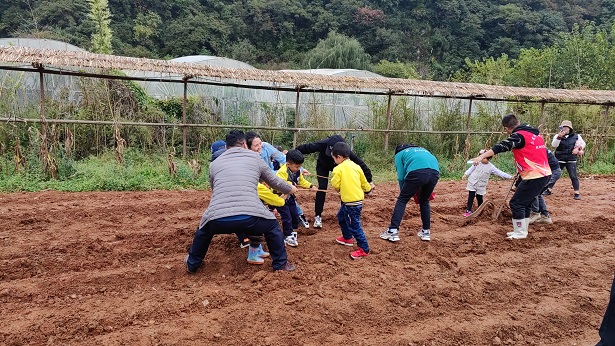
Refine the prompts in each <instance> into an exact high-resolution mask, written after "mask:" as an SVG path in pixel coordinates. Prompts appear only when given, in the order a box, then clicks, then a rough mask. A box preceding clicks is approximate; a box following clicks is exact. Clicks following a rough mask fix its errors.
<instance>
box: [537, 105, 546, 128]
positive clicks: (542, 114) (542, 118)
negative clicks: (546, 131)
mask: <svg viewBox="0 0 615 346" xmlns="http://www.w3.org/2000/svg"><path fill="white" fill-rule="evenodd" d="M545 103H546V102H544V101H542V102H540V119H539V120H538V126H537V127H538V129H539V130H540V127H541V126H542V125H544V124H545ZM541 132H542V131H541Z"/></svg>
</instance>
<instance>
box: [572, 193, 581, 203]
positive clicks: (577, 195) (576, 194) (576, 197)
mask: <svg viewBox="0 0 615 346" xmlns="http://www.w3.org/2000/svg"><path fill="white" fill-rule="evenodd" d="M573 198H574V199H576V200H577V201H578V200H580V199H581V194H579V193H575V194H574V197H573Z"/></svg>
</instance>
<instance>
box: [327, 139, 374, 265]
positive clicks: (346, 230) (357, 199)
mask: <svg viewBox="0 0 615 346" xmlns="http://www.w3.org/2000/svg"><path fill="white" fill-rule="evenodd" d="M331 157H333V161H335V164H336V165H337V166H335V168H333V173H332V174H333V175H332V177H331V186H333V188H334V189H336V190H337V191H339V192H340V199H341V201H342V205H341V207H340V210H339V211H338V213H337V220H338V222H339V224H340V228H341V229H342V236H341V237H338V238H335V241H336V242H338V243H339V244H342V245H346V246H353V242H352V239H353V238H354V239H355V240H356V241H357V245H358V246H359V248H358V249H357V250H355V251H352V252H351V253H350V258H352V259H357V258H361V257H366V256H367V255H368V254H369V245H368V244H367V238H366V237H365V233H364V232H363V227H362V226H361V210H362V209H363V198H364V197H365V193H368V194H369V193H371V185H370V183H369V182H367V179H366V178H365V174H364V173H363V170H362V169H361V167H360V166H359V165H357V164H356V163H354V162H352V161H351V160H349V159H348V158H349V157H350V147H349V146H348V144H346V143H345V142H337V143H335V144H334V145H333V148H331Z"/></svg>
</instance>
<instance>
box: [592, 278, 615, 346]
mask: <svg viewBox="0 0 615 346" xmlns="http://www.w3.org/2000/svg"><path fill="white" fill-rule="evenodd" d="M598 335H600V341H598V343H597V344H596V346H612V345H615V278H614V279H613V283H612V284H611V297H610V299H609V305H607V306H606V311H605V312H604V317H603V318H602V324H601V325H600V329H599V330H598Z"/></svg>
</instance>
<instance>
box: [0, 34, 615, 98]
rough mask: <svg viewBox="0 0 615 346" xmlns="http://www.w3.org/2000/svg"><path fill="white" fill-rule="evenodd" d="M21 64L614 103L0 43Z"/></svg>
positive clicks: (612, 94) (558, 93) (598, 94)
mask: <svg viewBox="0 0 615 346" xmlns="http://www.w3.org/2000/svg"><path fill="white" fill-rule="evenodd" d="M2 63H6V64H5V66H6V65H9V63H21V64H30V65H32V66H34V67H45V68H63V67H64V68H65V67H74V68H81V69H87V68H90V69H119V70H133V71H150V72H159V73H169V74H178V75H182V76H189V77H191V78H199V77H200V78H207V79H208V80H210V81H211V80H212V79H213V80H214V82H218V83H220V84H225V83H232V84H239V85H241V84H245V86H246V87H251V86H253V85H254V84H253V83H254V82H261V83H265V84H268V85H270V86H271V87H272V88H276V87H281V86H284V87H289V86H290V87H293V88H298V87H301V88H302V89H310V90H331V91H334V92H348V93H363V92H364V93H374V92H375V93H383V94H386V93H391V94H393V95H413V96H427V97H430V96H431V97H448V98H466V99H468V98H473V99H487V100H508V101H523V102H527V101H532V102H551V103H552V102H556V103H557V102H569V103H586V104H615V91H611V90H567V89H540V88H520V87H506V86H495V85H485V84H474V83H451V82H435V81H425V80H410V79H399V78H358V77H335V76H325V75H316V74H309V73H300V72H289V71H268V70H258V69H233V68H224V67H212V66H205V65H201V64H194V63H180V62H171V61H165V60H155V59H142V58H130V57H122V56H113V55H103V54H93V53H87V52H74V51H57V50H47V49H33V48H26V47H7V46H2V47H0V69H2V66H1V64H2Z"/></svg>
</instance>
